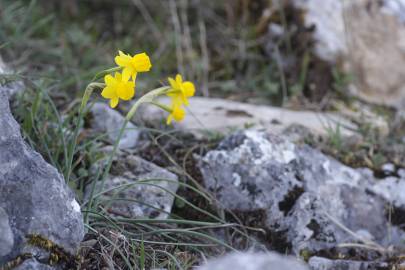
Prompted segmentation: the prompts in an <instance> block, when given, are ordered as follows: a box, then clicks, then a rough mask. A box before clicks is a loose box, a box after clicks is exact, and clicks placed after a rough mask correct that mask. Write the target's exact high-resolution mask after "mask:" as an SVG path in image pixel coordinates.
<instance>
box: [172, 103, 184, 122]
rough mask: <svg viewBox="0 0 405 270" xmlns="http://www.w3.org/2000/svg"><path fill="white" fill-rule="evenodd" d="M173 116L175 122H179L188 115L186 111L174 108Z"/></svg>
mask: <svg viewBox="0 0 405 270" xmlns="http://www.w3.org/2000/svg"><path fill="white" fill-rule="evenodd" d="M172 115H173V118H174V120H176V121H177V122H179V121H181V120H183V119H184V116H185V115H186V111H185V110H184V109H183V108H182V107H174V109H173V112H172Z"/></svg>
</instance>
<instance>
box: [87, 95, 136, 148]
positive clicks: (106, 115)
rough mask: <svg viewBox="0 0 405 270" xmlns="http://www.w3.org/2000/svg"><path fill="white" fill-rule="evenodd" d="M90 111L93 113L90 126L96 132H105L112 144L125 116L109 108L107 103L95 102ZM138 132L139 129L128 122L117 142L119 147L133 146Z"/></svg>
mask: <svg viewBox="0 0 405 270" xmlns="http://www.w3.org/2000/svg"><path fill="white" fill-rule="evenodd" d="M91 113H92V114H93V119H92V120H91V127H92V128H93V129H94V130H95V131H96V132H100V133H106V134H107V138H108V139H109V141H110V142H111V143H112V144H113V143H114V142H115V141H116V140H117V138H118V136H119V133H120V130H121V128H122V126H123V124H124V122H125V118H124V117H123V116H122V115H121V114H120V113H119V112H118V111H117V110H114V109H111V108H110V107H109V106H108V105H107V104H105V103H101V102H96V103H95V104H94V105H93V107H92V108H91ZM139 134H140V131H139V129H138V128H137V127H136V126H135V125H134V124H132V123H131V122H128V124H127V127H126V129H125V131H124V134H123V135H122V138H121V140H120V142H119V145H118V146H119V148H121V149H131V148H134V147H135V146H136V145H137V143H138V138H139Z"/></svg>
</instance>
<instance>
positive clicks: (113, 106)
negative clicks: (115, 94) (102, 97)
mask: <svg viewBox="0 0 405 270" xmlns="http://www.w3.org/2000/svg"><path fill="white" fill-rule="evenodd" d="M118 101H119V99H118V98H112V99H111V100H110V106H111V108H115V107H117V105H118Z"/></svg>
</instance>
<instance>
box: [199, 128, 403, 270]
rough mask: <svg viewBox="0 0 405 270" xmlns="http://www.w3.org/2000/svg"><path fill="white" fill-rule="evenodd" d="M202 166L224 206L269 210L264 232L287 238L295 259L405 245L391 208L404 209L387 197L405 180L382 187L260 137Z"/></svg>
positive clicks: (304, 149) (227, 148) (225, 147)
mask: <svg viewBox="0 0 405 270" xmlns="http://www.w3.org/2000/svg"><path fill="white" fill-rule="evenodd" d="M199 167H200V169H201V172H202V175H203V180H204V184H205V186H206V187H207V188H208V189H209V190H210V191H212V192H213V193H214V194H215V196H216V197H217V199H218V200H219V201H220V202H221V204H222V205H223V206H224V207H225V208H227V209H229V210H237V211H257V210H261V211H264V212H265V213H266V215H265V216H266V217H265V218H264V220H262V221H261V222H262V224H263V227H265V228H266V229H269V230H270V231H271V232H275V233H277V234H278V235H281V237H282V239H283V240H284V241H285V243H284V247H283V248H284V249H286V250H287V249H288V250H290V251H292V252H293V253H295V254H297V255H298V254H300V253H301V252H303V251H305V252H309V253H310V254H314V253H315V254H316V253H317V252H320V251H325V250H330V249H332V248H335V247H336V246H337V245H338V244H341V243H347V242H351V243H353V242H356V241H358V240H359V238H361V239H363V240H366V241H368V240H372V241H374V242H376V243H378V244H380V245H382V246H388V245H390V244H393V245H399V246H400V245H403V243H404V242H403V239H404V236H405V235H404V233H403V231H402V230H400V229H399V228H397V227H395V226H392V227H391V229H389V227H390V226H388V220H387V217H386V216H387V215H386V214H387V213H386V206H387V205H389V203H393V204H395V206H397V207H403V205H404V203H405V199H404V198H403V197H404V196H402V194H400V193H399V191H398V192H397V194H396V195H395V196H393V197H389V196H387V192H388V191H389V190H393V189H396V188H399V187H400V185H402V183H403V182H404V181H405V179H400V178H396V179H393V178H392V177H391V178H389V179H383V180H379V181H377V180H376V179H375V178H374V177H373V175H372V173H371V171H369V170H367V169H353V168H350V167H348V166H345V165H343V164H342V163H340V162H339V161H337V160H335V159H333V158H331V157H328V156H326V155H324V154H322V153H321V152H319V151H318V150H315V149H313V148H311V147H309V146H305V145H304V146H298V145H295V144H293V143H291V142H290V141H288V140H286V139H283V138H281V137H278V136H276V135H272V134H269V133H265V132H260V131H244V132H238V133H235V134H233V135H231V136H229V137H227V138H226V139H224V140H223V141H222V142H221V143H220V145H219V146H218V148H217V149H215V150H211V151H209V152H208V153H207V154H206V155H205V156H204V157H202V158H200V159H199ZM346 229H348V230H350V231H351V232H353V233H354V234H355V235H356V237H358V238H354V237H353V234H351V233H348V231H347V230H346ZM320 269H333V268H320Z"/></svg>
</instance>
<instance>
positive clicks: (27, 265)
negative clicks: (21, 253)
mask: <svg viewBox="0 0 405 270" xmlns="http://www.w3.org/2000/svg"><path fill="white" fill-rule="evenodd" d="M53 269H55V268H53V267H52V266H49V265H46V264H42V263H40V262H37V261H36V260H35V259H28V260H26V261H24V262H23V263H22V264H20V265H19V266H17V267H16V268H14V270H53Z"/></svg>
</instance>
